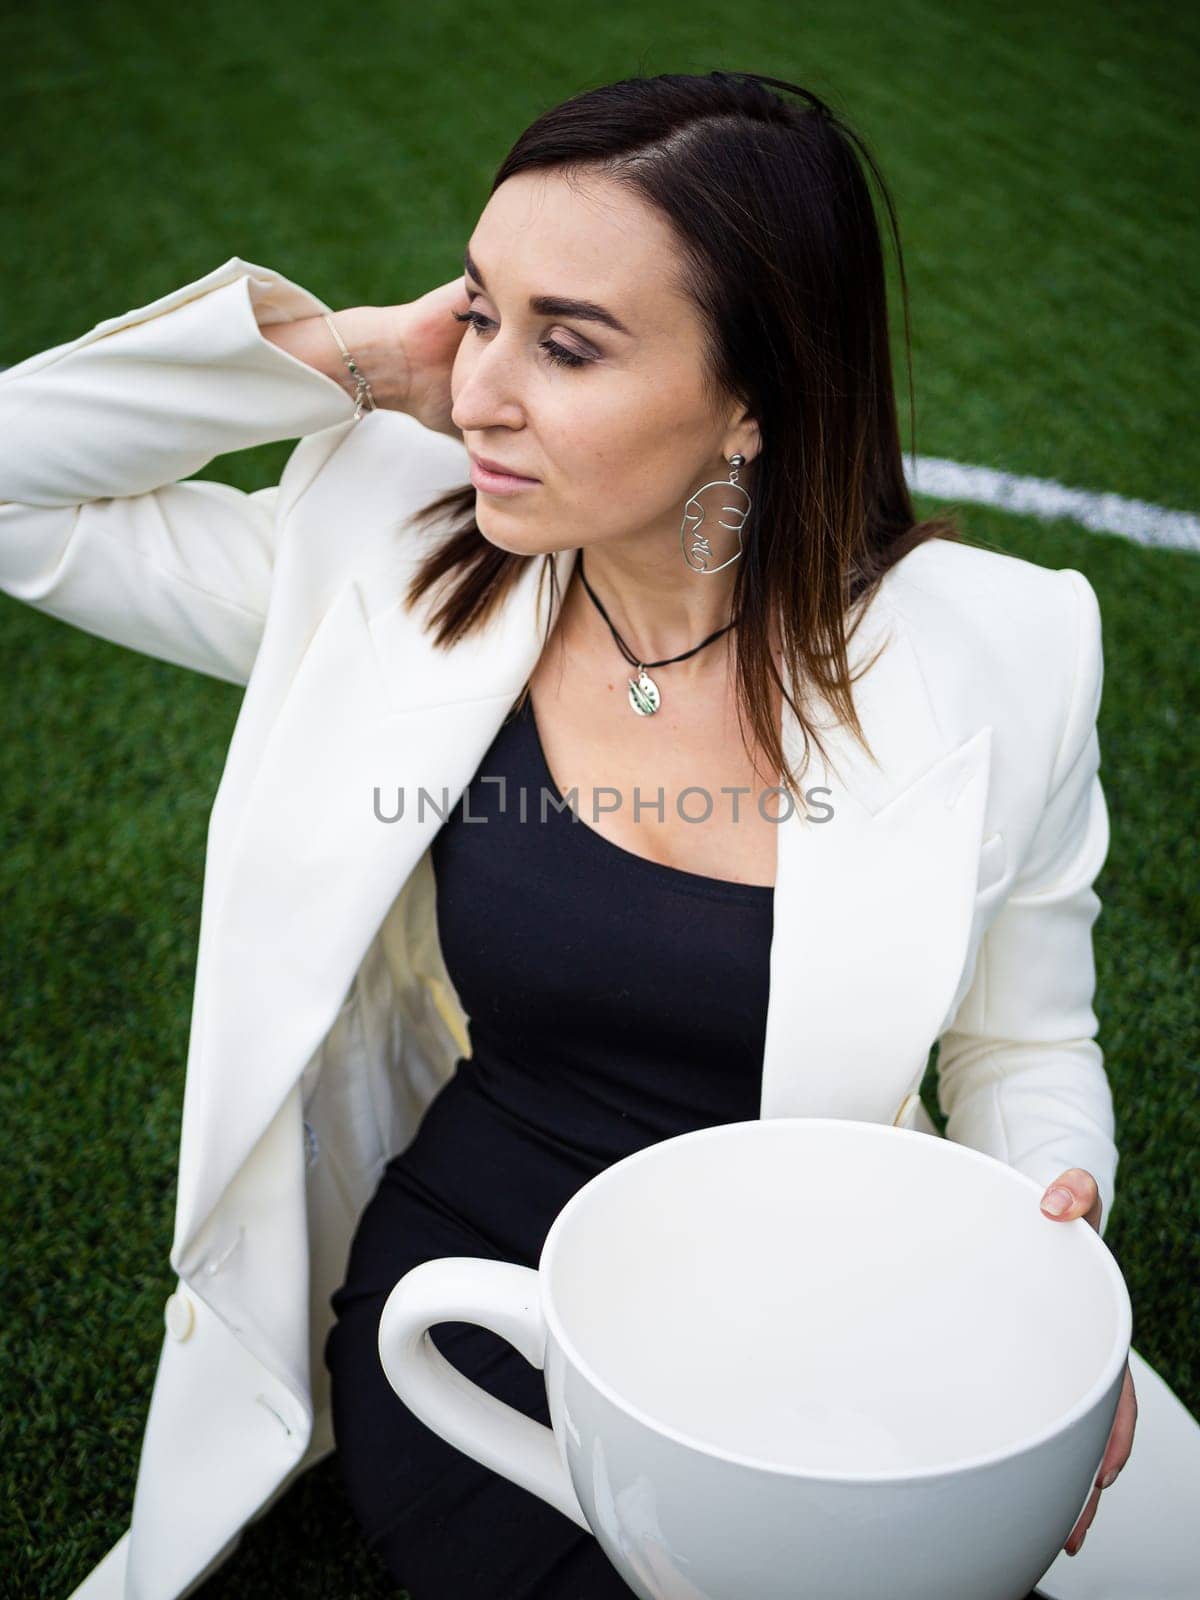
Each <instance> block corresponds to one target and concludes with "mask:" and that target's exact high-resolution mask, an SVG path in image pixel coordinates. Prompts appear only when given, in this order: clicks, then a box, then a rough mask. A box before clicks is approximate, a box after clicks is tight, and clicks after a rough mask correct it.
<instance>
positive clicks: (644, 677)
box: [629, 667, 662, 717]
mask: <svg viewBox="0 0 1200 1600" xmlns="http://www.w3.org/2000/svg"><path fill="white" fill-rule="evenodd" d="M629 704H630V705H631V706H632V707H633V709H634V710H635V711H636V712H637V714H638V716H639V717H652V716H653V715H654V713H655V712H656V711H657V710H658V708H659V706H660V705H661V704H662V696H661V695H660V694H659V692H658V685H657V684H656V683H655V681H654V679H653V678H652V677H651V676H650V674H649V673H648V672H647V671H646V669H645V667H642V668H641V669H640V671H639V672H638V675H637V677H636V678H630V680H629Z"/></svg>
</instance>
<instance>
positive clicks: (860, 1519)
mask: <svg viewBox="0 0 1200 1600" xmlns="http://www.w3.org/2000/svg"><path fill="white" fill-rule="evenodd" d="M1041 1193H1042V1186H1041V1185H1039V1184H1037V1183H1035V1182H1034V1181H1033V1180H1032V1179H1030V1178H1027V1177H1025V1176H1024V1175H1023V1174H1022V1173H1019V1172H1017V1171H1016V1170H1015V1169H1014V1168H1012V1167H1009V1166H1006V1165H1005V1164H1004V1163H1002V1162H999V1161H995V1160H993V1159H992V1158H991V1157H989V1156H985V1155H983V1154H981V1153H980V1152H979V1151H976V1150H971V1149H968V1148H967V1147H965V1146H963V1145H959V1144H956V1143H952V1142H951V1141H949V1140H946V1139H939V1138H934V1137H931V1136H930V1135H928V1134H926V1133H923V1132H914V1131H910V1130H907V1129H901V1128H891V1127H886V1126H883V1125H880V1124H877V1123H868V1122H849V1121H844V1120H841V1119H828V1118H808V1117H791V1118H768V1119H760V1120H756V1121H749V1122H735V1123H726V1124H722V1125H720V1126H718V1127H713V1128H705V1129H701V1130H699V1131H698V1132H695V1133H688V1134H683V1135H681V1136H679V1137H677V1138H673V1139H667V1140H664V1141H662V1142H661V1143H658V1144H655V1145H651V1146H649V1147H648V1148H647V1149H645V1150H641V1151H639V1152H638V1153H637V1154H635V1155H632V1156H629V1157H627V1158H626V1159H624V1160H623V1161H618V1162H616V1163H615V1164H614V1165H613V1166H611V1167H608V1168H606V1170H605V1171H603V1172H602V1173H600V1174H599V1175H598V1176H597V1177H595V1178H593V1179H592V1180H591V1181H590V1182H589V1183H587V1184H585V1185H584V1186H583V1187H582V1188H581V1189H579V1190H578V1191H577V1192H576V1194H574V1195H573V1196H572V1198H571V1200H570V1201H569V1202H568V1203H567V1205H566V1206H564V1207H563V1209H562V1211H561V1212H560V1213H559V1215H558V1216H557V1217H556V1218H555V1221H554V1224H553V1226H552V1227H551V1229H550V1232H549V1234H548V1235H547V1237H546V1242H545V1245H544V1247H543V1249H542V1253H541V1256H540V1258H539V1263H538V1268H537V1270H536V1271H533V1270H532V1269H530V1268H528V1267H524V1266H520V1265H516V1264H510V1263H508V1262H499V1261H488V1260H482V1259H478V1258H474V1257H466V1256H452V1257H446V1258H443V1259H440V1260H435V1261H426V1262H422V1263H421V1264H420V1265H418V1266H416V1267H414V1268H413V1269H412V1270H411V1271H409V1272H407V1273H405V1275H404V1276H403V1277H402V1278H401V1279H400V1281H399V1282H398V1283H397V1284H396V1286H395V1288H394V1289H393V1290H392V1293H391V1295H390V1296H389V1298H388V1301H387V1304H386V1305H385V1307H384V1311H383V1316H382V1319H381V1321H380V1328H379V1354H380V1359H381V1360H382V1363H383V1367H384V1370H385V1372H386V1373H387V1376H388V1379H389V1381H390V1382H391V1384H392V1386H393V1388H395V1390H396V1392H397V1393H398V1394H399V1395H400V1397H401V1398H402V1399H403V1401H404V1402H405V1404H406V1405H408V1406H409V1407H410V1408H411V1410H412V1411H413V1412H415V1413H416V1415H417V1416H419V1417H420V1418H421V1419H422V1420H423V1421H424V1422H426V1423H427V1424H428V1425H429V1427H431V1428H433V1429H434V1430H435V1431H436V1432H437V1433H439V1434H440V1435H441V1436H442V1437H443V1438H445V1439H447V1440H448V1441H449V1442H450V1443H451V1444H453V1445H455V1446H456V1447H457V1448H458V1449H460V1450H462V1451H465V1452H466V1454H468V1455H470V1456H472V1457H474V1459H476V1460H477V1461H480V1462H482V1463H483V1464H484V1465H485V1466H487V1467H490V1468H492V1469H493V1470H494V1471H496V1472H499V1473H503V1474H504V1475H505V1476H506V1477H508V1478H511V1479H512V1480H513V1482H515V1483H518V1484H520V1485H522V1487H524V1488H526V1489H529V1490H530V1491H532V1492H533V1493H534V1494H538V1495H541V1496H542V1497H543V1498H544V1499H546V1500H548V1501H549V1502H550V1503H551V1504H552V1505H554V1506H557V1507H558V1509H559V1510H560V1511H562V1512H563V1513H564V1514H565V1515H566V1516H568V1517H570V1518H571V1519H572V1520H573V1521H574V1522H576V1523H578V1524H579V1526H580V1527H581V1528H585V1529H588V1530H590V1531H591V1532H592V1533H594V1534H595V1536H596V1538H597V1539H598V1540H599V1542H600V1544H601V1546H602V1547H603V1549H604V1551H605V1554H606V1555H607V1556H608V1558H609V1560H610V1561H611V1562H612V1563H613V1565H614V1566H615V1567H616V1569H617V1571H618V1572H619V1573H620V1574H621V1576H622V1577H623V1578H624V1579H625V1581H626V1582H627V1583H628V1584H629V1586H630V1588H631V1589H632V1590H633V1592H634V1593H635V1594H637V1595H640V1596H641V1597H642V1600H801V1597H803V1600H883V1597H886V1600H1021V1597H1023V1596H1025V1595H1026V1594H1027V1593H1028V1591H1029V1590H1030V1589H1031V1588H1032V1587H1033V1586H1034V1585H1035V1584H1036V1582H1037V1580H1038V1579H1039V1578H1040V1577H1041V1575H1042V1574H1043V1573H1044V1572H1045V1571H1046V1570H1047V1568H1048V1567H1049V1566H1050V1565H1051V1563H1052V1562H1053V1561H1054V1560H1055V1558H1056V1556H1057V1555H1058V1552H1059V1551H1060V1549H1061V1548H1062V1546H1063V1544H1064V1543H1065V1541H1066V1539H1067V1536H1068V1535H1069V1533H1070V1531H1071V1529H1072V1527H1073V1526H1074V1523H1075V1521H1076V1519H1077V1517H1078V1516H1079V1513H1080V1512H1081V1511H1082V1509H1083V1507H1084V1505H1085V1503H1086V1501H1087V1498H1088V1494H1089V1492H1090V1490H1091V1486H1092V1483H1093V1480H1094V1477H1095V1474H1096V1471H1097V1469H1098V1467H1099V1464H1100V1461H1101V1458H1102V1456H1103V1453H1104V1447H1105V1443H1106V1441H1107V1439H1108V1435H1109V1431H1110V1429H1111V1427H1112V1423H1113V1418H1114V1416H1115V1415H1116V1408H1117V1401H1118V1399H1119V1398H1120V1391H1121V1383H1122V1378H1123V1375H1124V1367H1125V1360H1126V1357H1127V1355H1128V1352H1129V1343H1130V1336H1131V1327H1132V1314H1131V1308H1130V1302H1129V1295H1128V1291H1127V1289H1126V1287H1125V1282H1124V1279H1123V1278H1122V1276H1121V1272H1120V1270H1119V1268H1118V1266H1117V1264H1116V1261H1115V1260H1114V1258H1113V1256H1112V1254H1111V1253H1110V1251H1109V1250H1108V1247H1107V1246H1106V1245H1105V1243H1104V1241H1103V1240H1102V1239H1101V1238H1100V1237H1099V1235H1098V1234H1097V1233H1096V1232H1095V1231H1094V1230H1093V1229H1092V1228H1091V1227H1089V1225H1088V1224H1087V1223H1086V1222H1084V1221H1083V1220H1082V1219H1077V1220H1075V1221H1073V1222H1066V1223H1064V1222H1053V1221H1051V1220H1050V1219H1049V1218H1047V1217H1045V1216H1044V1215H1043V1214H1042V1212H1041V1209H1040V1205H1039V1201H1040V1197H1041ZM447 1321H451V1322H473V1323H478V1324H480V1325H481V1326H483V1327H485V1328H490V1329H492V1330H493V1331H494V1332H495V1333H497V1334H498V1335H500V1336H501V1337H503V1338H505V1339H507V1340H509V1341H510V1342H511V1343H512V1344H513V1345H514V1346H515V1347H516V1348H517V1349H518V1350H519V1351H520V1352H521V1354H522V1355H523V1356H524V1357H525V1358H526V1360H528V1361H530V1362H531V1363H532V1364H533V1365H534V1366H536V1367H539V1368H542V1369H543V1370H544V1373H545V1380H546V1394H547V1399H548V1404H549V1410H550V1417H551V1421H552V1423H553V1428H552V1429H550V1428H546V1427H543V1426H542V1425H541V1424H540V1423H538V1422H535V1421H534V1420H533V1419H532V1418H530V1417H527V1416H524V1415H523V1414H521V1413H520V1412H518V1411H515V1410H514V1409H513V1408H512V1407H511V1406H508V1405H506V1404H504V1403H503V1402H502V1401H500V1400H498V1399H497V1398H496V1397H495V1396H493V1395H491V1394H488V1393H487V1392H486V1391H485V1390H484V1389H482V1388H480V1387H479V1386H478V1385H477V1384H475V1383H473V1382H471V1381H469V1380H468V1379H467V1378H466V1377H464V1376H463V1374H462V1373H460V1372H459V1371H458V1370H457V1369H456V1368H455V1367H454V1366H453V1365H452V1364H451V1363H450V1362H448V1361H447V1360H446V1358H445V1357H444V1356H443V1355H442V1354H441V1352H440V1351H439V1350H438V1349H437V1347H436V1346H435V1345H434V1344H433V1342H432V1340H431V1339H430V1338H429V1334H428V1330H429V1328H430V1327H431V1326H433V1325H434V1324H436V1323H439V1322H447Z"/></svg>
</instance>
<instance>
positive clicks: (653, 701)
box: [579, 550, 735, 717]
mask: <svg viewBox="0 0 1200 1600" xmlns="http://www.w3.org/2000/svg"><path fill="white" fill-rule="evenodd" d="M579 576H580V578H581V579H582V580H583V587H584V588H585V589H586V590H587V592H588V594H589V595H590V596H591V599H592V604H593V605H594V606H595V607H596V610H597V611H598V612H599V613H600V615H601V616H602V617H603V618H604V620H605V622H607V623H608V627H609V632H610V633H611V634H612V636H613V638H614V639H615V640H616V641H617V646H618V648H619V649H620V651H621V654H622V655H623V656H624V657H625V659H626V661H628V662H629V664H630V665H631V666H632V667H635V668H636V669H637V677H636V678H630V679H629V704H630V705H631V706H632V707H633V709H634V710H635V711H636V712H637V714H638V716H639V717H652V716H653V715H654V713H655V712H656V711H657V710H658V708H659V706H660V705H661V704H662V695H661V694H660V693H659V689H658V685H657V684H656V683H655V681H654V679H653V678H652V677H651V676H650V674H649V673H648V672H647V671H646V668H647V667H669V666H670V665H671V663H672V662H673V661H686V660H687V658H688V657H689V656H694V655H695V654H696V651H697V650H703V649H704V646H705V645H706V644H711V643H712V642H713V640H714V639H719V638H720V637H721V635H722V634H723V633H728V632H729V630H730V628H732V627H734V626H735V624H734V623H733V622H727V623H726V624H725V626H724V627H723V628H718V629H717V631H716V632H715V633H710V634H709V636H708V638H707V639H701V641H700V643H699V644H698V645H694V646H693V647H692V649H691V650H685V651H684V652H683V654H682V655H679V656H666V657H664V658H663V660H662V661H645V662H643V661H639V660H638V658H637V657H636V656H635V655H634V654H633V652H632V650H630V648H629V646H628V645H627V644H626V643H625V641H624V639H622V637H621V635H620V634H619V633H618V632H617V630H616V628H614V627H613V624H612V620H611V619H610V617H609V615H608V612H607V611H605V609H604V607H603V606H602V605H601V604H600V601H599V599H598V598H597V596H596V592H595V590H594V589H593V588H592V586H591V584H590V583H589V582H588V581H587V573H586V572H584V570H583V551H582V550H581V551H580V552H579Z"/></svg>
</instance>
